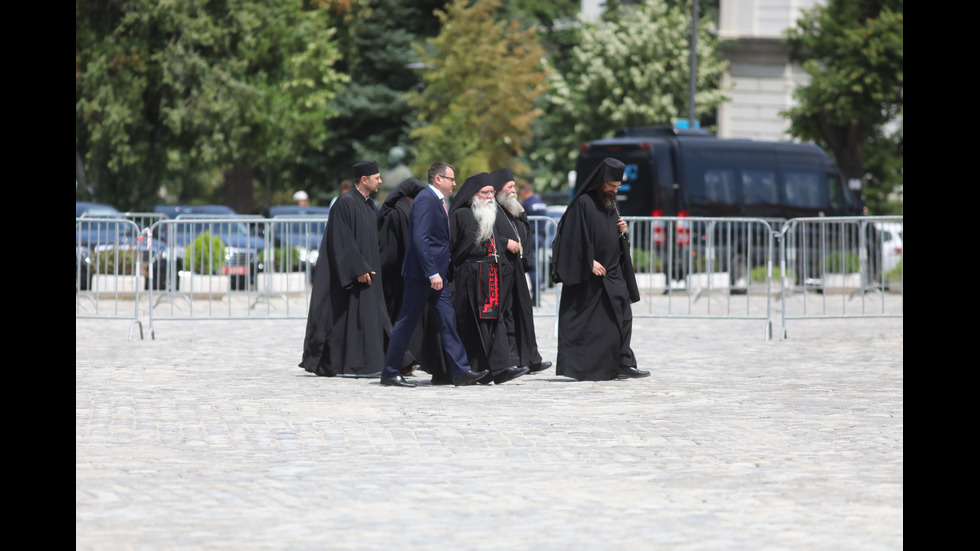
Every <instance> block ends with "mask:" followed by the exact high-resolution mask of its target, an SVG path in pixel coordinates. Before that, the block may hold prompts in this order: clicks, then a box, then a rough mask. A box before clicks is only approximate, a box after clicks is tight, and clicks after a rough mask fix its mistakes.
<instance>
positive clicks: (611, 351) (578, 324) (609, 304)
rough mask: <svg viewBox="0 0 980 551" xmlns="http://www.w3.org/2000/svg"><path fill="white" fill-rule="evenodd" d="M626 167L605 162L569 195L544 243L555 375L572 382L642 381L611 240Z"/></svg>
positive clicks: (618, 221) (618, 227)
mask: <svg viewBox="0 0 980 551" xmlns="http://www.w3.org/2000/svg"><path fill="white" fill-rule="evenodd" d="M625 169H626V166H625V165H624V164H623V163H622V162H621V161H619V160H616V159H612V158H606V159H603V161H602V162H601V163H600V164H599V166H597V167H596V168H595V170H593V171H592V173H591V174H590V175H589V177H588V179H587V180H585V181H584V182H583V184H582V185H581V186H580V187H579V188H578V189H576V190H575V196H574V197H573V198H572V201H571V203H569V205H568V208H567V209H566V210H565V213H564V214H563V215H562V217H561V220H560V221H559V222H558V232H557V234H556V237H555V241H554V243H553V244H552V269H553V270H554V271H553V275H552V279H553V280H554V281H555V283H562V288H561V302H560V305H559V308H558V365H557V366H556V368H555V372H556V373H557V374H558V375H564V376H566V377H571V378H573V379H577V380H579V381H605V380H611V379H630V378H638V377H647V376H649V375H650V372H649V371H641V370H639V369H637V368H636V357H635V356H634V355H633V349H632V348H630V340H631V338H632V332H633V312H632V307H631V306H630V304H631V300H630V296H629V291H628V288H627V283H626V277H632V275H633V274H632V273H629V274H627V273H625V271H624V269H623V265H622V263H623V261H624V259H623V256H622V255H623V252H622V249H621V248H620V244H619V240H620V239H621V238H623V237H625V235H624V234H625V233H626V222H625V221H624V220H623V219H622V218H620V217H619V209H618V208H617V205H616V191H617V190H618V189H619V186H620V184H622V180H623V173H624V172H625Z"/></svg>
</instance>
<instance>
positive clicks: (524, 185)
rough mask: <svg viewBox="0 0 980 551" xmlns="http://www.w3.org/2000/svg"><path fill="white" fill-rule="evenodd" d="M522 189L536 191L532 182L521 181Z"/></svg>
mask: <svg viewBox="0 0 980 551" xmlns="http://www.w3.org/2000/svg"><path fill="white" fill-rule="evenodd" d="M520 190H521V191H527V192H530V193H534V185H533V184H532V183H531V182H521V187H520Z"/></svg>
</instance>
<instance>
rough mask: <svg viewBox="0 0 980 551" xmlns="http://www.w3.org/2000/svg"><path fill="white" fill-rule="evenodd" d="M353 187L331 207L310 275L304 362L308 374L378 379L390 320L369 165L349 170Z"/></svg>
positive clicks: (376, 182)
mask: <svg viewBox="0 0 980 551" xmlns="http://www.w3.org/2000/svg"><path fill="white" fill-rule="evenodd" d="M354 178H355V183H354V187H353V188H352V189H351V190H350V191H348V192H347V193H345V194H343V195H341V196H340V198H338V199H337V202H336V203H334V206H333V207H331V208H330V217H329V218H328V219H327V227H326V230H324V235H323V240H322V241H321V242H320V256H319V258H318V261H317V267H316V271H315V272H314V274H313V289H312V291H311V293H310V309H309V310H310V311H309V315H308V317H307V321H306V338H305V341H304V343H303V361H302V363H300V367H302V368H304V369H306V370H307V371H309V372H310V373H313V374H316V375H319V376H322V377H333V376H335V375H354V376H365V377H377V376H378V374H379V373H380V372H381V369H382V368H383V367H384V360H385V350H384V345H385V338H386V336H387V335H388V334H390V333H391V321H390V320H389V318H388V311H387V310H386V308H385V298H384V291H383V278H382V274H381V254H380V252H379V250H378V210H377V207H376V205H375V202H374V200H373V199H371V194H373V193H376V192H377V191H378V188H379V187H380V186H381V174H380V171H379V170H378V164H377V163H376V162H374V161H363V162H360V163H357V164H356V165H354Z"/></svg>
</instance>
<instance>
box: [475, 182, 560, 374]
mask: <svg viewBox="0 0 980 551" xmlns="http://www.w3.org/2000/svg"><path fill="white" fill-rule="evenodd" d="M490 178H491V181H492V182H493V188H494V190H495V192H496V198H497V200H496V203H497V223H496V226H495V228H494V232H495V233H496V235H497V237H498V239H499V241H500V248H501V251H500V314H501V320H502V321H503V323H504V327H505V328H506V330H507V340H508V342H509V343H510V353H511V358H512V363H514V364H515V365H525V366H528V368H529V369H528V373H537V372H539V371H544V370H545V369H548V368H549V367H551V362H542V361H541V354H540V353H538V341H537V337H536V336H535V334H534V301H533V299H532V298H531V291H530V289H528V286H527V276H526V275H525V274H526V273H527V272H528V271H529V270H532V269H534V258H533V255H532V249H531V245H530V244H531V239H533V236H532V234H531V224H530V222H529V221H528V219H527V213H525V212H524V207H523V206H521V202H520V201H519V200H518V198H517V184H516V183H515V182H514V175H513V173H512V172H511V170H510V169H509V168H501V169H499V170H495V171H493V172H491V173H490Z"/></svg>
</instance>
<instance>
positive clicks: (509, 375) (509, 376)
mask: <svg viewBox="0 0 980 551" xmlns="http://www.w3.org/2000/svg"><path fill="white" fill-rule="evenodd" d="M527 369H528V368H527V367H524V366H521V365H515V366H514V367H508V368H507V369H505V370H503V371H501V372H500V373H497V374H496V375H494V376H493V382H494V383H495V384H498V385H502V384H504V383H506V382H507V381H513V380H514V379H516V378H518V377H520V376H521V375H523V374H525V373H527Z"/></svg>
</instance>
